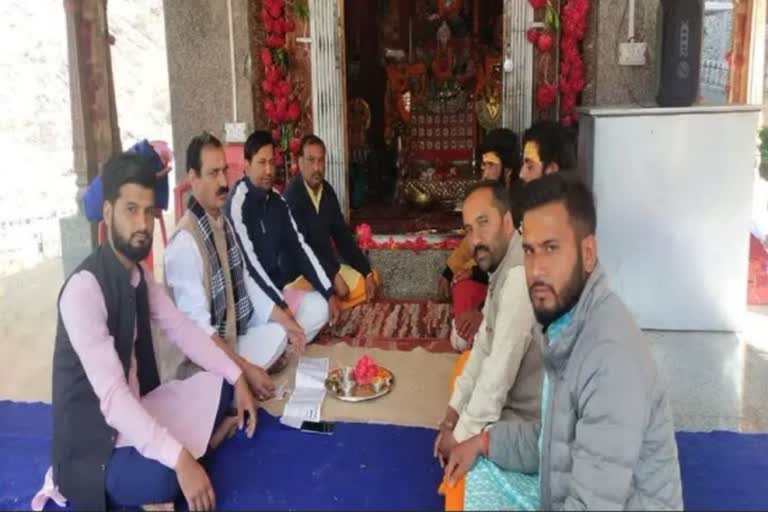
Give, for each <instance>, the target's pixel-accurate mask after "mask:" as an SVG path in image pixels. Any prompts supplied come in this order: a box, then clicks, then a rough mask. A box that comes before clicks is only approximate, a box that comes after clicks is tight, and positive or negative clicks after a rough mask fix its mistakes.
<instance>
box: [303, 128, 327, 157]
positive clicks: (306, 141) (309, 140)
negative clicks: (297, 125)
mask: <svg viewBox="0 0 768 512" xmlns="http://www.w3.org/2000/svg"><path fill="white" fill-rule="evenodd" d="M307 146H322V148H323V152H324V153H327V152H328V151H327V150H326V148H325V142H323V139H321V138H320V137H318V136H317V135H314V134H312V133H308V134H307V135H305V136H303V137H302V138H301V145H300V146H299V156H304V148H305V147H307Z"/></svg>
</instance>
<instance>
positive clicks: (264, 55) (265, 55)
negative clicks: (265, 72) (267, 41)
mask: <svg viewBox="0 0 768 512" xmlns="http://www.w3.org/2000/svg"><path fill="white" fill-rule="evenodd" d="M261 63H262V64H264V66H265V67H266V66H271V65H272V52H270V51H269V50H268V49H267V48H264V49H262V50H261Z"/></svg>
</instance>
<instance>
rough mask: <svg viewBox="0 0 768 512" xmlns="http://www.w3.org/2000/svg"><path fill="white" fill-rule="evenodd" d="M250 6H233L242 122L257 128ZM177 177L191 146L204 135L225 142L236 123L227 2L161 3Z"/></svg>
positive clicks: (243, 2)
mask: <svg viewBox="0 0 768 512" xmlns="http://www.w3.org/2000/svg"><path fill="white" fill-rule="evenodd" d="M249 4H250V2H249V0H232V18H233V25H234V41H235V72H236V75H237V108H238V119H237V120H238V121H241V122H245V123H247V124H248V129H249V130H250V129H252V128H253V92H252V89H251V83H252V79H253V71H252V70H253V60H252V58H251V49H250V34H251V29H250V23H251V17H250V15H249ZM163 7H164V9H165V32H166V44H167V48H168V78H169V80H170V90H171V119H172V123H173V146H174V150H175V152H176V157H177V164H176V177H177V180H180V179H183V177H184V175H185V174H186V172H185V171H186V169H184V167H185V160H186V149H187V144H188V143H189V140H190V139H191V138H192V137H193V136H194V135H196V134H198V133H200V132H201V131H202V130H208V131H210V132H211V133H213V134H215V135H216V136H218V137H220V138H221V139H222V140H223V139H224V123H227V122H230V121H233V119H232V77H231V71H230V51H229V32H228V20H227V1H225V0H215V1H211V0H163Z"/></svg>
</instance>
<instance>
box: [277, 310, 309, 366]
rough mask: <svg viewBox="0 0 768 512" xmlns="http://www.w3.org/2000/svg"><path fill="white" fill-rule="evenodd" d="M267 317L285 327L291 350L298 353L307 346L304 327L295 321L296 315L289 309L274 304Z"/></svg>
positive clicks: (302, 351)
mask: <svg viewBox="0 0 768 512" xmlns="http://www.w3.org/2000/svg"><path fill="white" fill-rule="evenodd" d="M269 319H270V320H272V321H273V322H276V323H278V324H280V326H281V327H282V328H283V329H285V332H286V333H287V334H288V342H289V343H290V344H291V347H292V348H293V351H294V352H296V353H297V354H299V355H301V354H303V353H304V349H305V348H306V346H307V336H306V333H305V332H304V328H303V327H301V325H299V322H297V321H296V317H294V316H293V313H291V310H290V309H288V308H285V309H282V308H279V307H277V306H275V307H274V308H273V309H272V314H271V315H270V317H269Z"/></svg>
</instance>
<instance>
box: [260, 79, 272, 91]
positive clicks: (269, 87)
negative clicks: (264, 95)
mask: <svg viewBox="0 0 768 512" xmlns="http://www.w3.org/2000/svg"><path fill="white" fill-rule="evenodd" d="M261 88H262V89H263V90H264V92H268V93H269V94H274V92H273V91H274V89H273V88H272V82H270V81H269V80H264V81H263V82H261Z"/></svg>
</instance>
